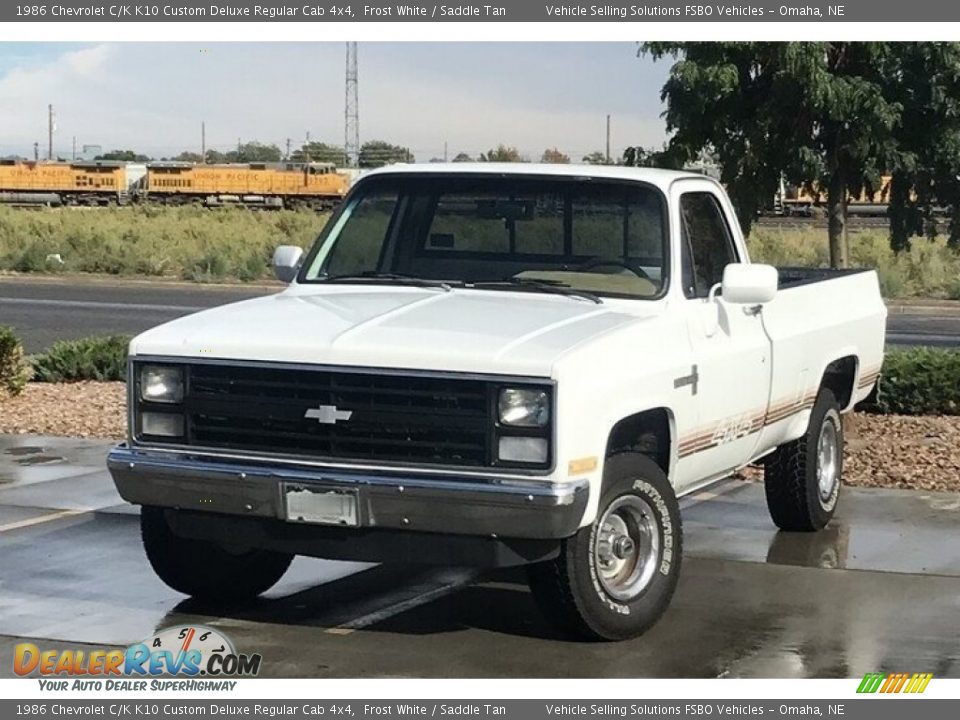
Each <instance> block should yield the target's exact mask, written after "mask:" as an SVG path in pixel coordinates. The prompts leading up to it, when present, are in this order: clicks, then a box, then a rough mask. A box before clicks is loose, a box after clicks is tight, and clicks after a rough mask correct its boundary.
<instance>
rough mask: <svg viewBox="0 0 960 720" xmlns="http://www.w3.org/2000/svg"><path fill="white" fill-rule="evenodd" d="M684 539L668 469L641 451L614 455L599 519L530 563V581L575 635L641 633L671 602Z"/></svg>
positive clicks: (550, 612) (551, 613) (551, 614)
mask: <svg viewBox="0 0 960 720" xmlns="http://www.w3.org/2000/svg"><path fill="white" fill-rule="evenodd" d="M682 544H683V533H682V529H681V524H680V509H679V505H678V504H677V499H676V496H675V495H674V492H673V488H672V487H671V486H670V482H669V481H668V480H667V476H666V475H665V474H664V472H663V471H662V470H661V469H660V468H659V466H657V464H656V463H655V462H653V460H651V459H650V458H648V457H645V456H643V455H636V454H633V453H622V454H618V455H614V456H613V457H610V458H608V459H607V461H606V465H605V468H604V483H603V492H602V494H601V497H600V505H599V508H598V511H597V519H596V520H595V521H594V522H593V524H591V525H589V526H587V527H584V528H581V529H580V530H579V532H577V534H576V535H574V536H573V537H571V538H568V539H566V540H564V541H563V543H562V545H561V548H560V555H559V556H558V557H557V558H556V559H555V560H552V561H549V562H545V563H538V564H536V565H531V566H530V567H529V569H528V576H529V581H530V589H531V591H532V593H533V596H534V599H535V600H536V601H537V604H538V605H539V606H540V608H541V610H542V611H543V612H544V614H545V615H546V616H547V617H548V618H549V619H550V620H551V621H552V622H553V623H554V624H555V625H557V626H559V627H560V629H562V630H565V631H567V632H570V633H571V634H573V635H575V636H579V637H582V638H585V639H590V640H624V639H627V638H631V637H636V636H638V635H641V634H642V633H644V632H645V631H646V630H648V629H649V628H650V627H651V626H652V625H653V624H654V623H655V622H656V621H657V620H658V619H659V618H660V616H661V615H662V614H663V612H664V610H666V608H667V605H669V603H670V599H671V597H672V596H673V592H674V590H675V589H676V586H677V579H678V578H679V574H680V556H681V550H682Z"/></svg>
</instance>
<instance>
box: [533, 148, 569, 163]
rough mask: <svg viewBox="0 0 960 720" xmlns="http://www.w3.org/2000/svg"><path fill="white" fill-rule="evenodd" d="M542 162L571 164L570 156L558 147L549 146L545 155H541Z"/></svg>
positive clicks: (544, 152)
mask: <svg viewBox="0 0 960 720" xmlns="http://www.w3.org/2000/svg"><path fill="white" fill-rule="evenodd" d="M540 162H542V163H551V164H554V165H569V164H570V156H569V155H564V154H563V153H562V152H560V151H559V150H557V149H556V148H547V149H546V150H544V151H543V155H541V156H540Z"/></svg>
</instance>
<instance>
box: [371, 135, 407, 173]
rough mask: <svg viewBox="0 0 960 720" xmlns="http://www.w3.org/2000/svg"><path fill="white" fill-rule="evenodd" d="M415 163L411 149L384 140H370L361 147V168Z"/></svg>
mask: <svg viewBox="0 0 960 720" xmlns="http://www.w3.org/2000/svg"><path fill="white" fill-rule="evenodd" d="M413 161H414V157H413V153H412V152H410V149H409V148H405V147H402V146H400V145H391V144H390V143H388V142H384V141H383V140H369V141H367V142H365V143H363V145H361V146H360V167H362V168H377V167H382V166H383V165H389V164H391V163H410V162H413Z"/></svg>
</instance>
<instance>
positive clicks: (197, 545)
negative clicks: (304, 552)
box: [140, 506, 293, 602]
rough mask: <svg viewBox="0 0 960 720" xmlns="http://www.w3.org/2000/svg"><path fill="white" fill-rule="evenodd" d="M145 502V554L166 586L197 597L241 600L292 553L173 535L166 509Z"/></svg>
mask: <svg viewBox="0 0 960 720" xmlns="http://www.w3.org/2000/svg"><path fill="white" fill-rule="evenodd" d="M168 512H176V511H175V510H166V509H164V508H159V507H148V506H145V507H143V508H141V510H140V534H141V536H142V538H143V547H144V550H146V553H147V559H148V560H149V561H150V565H151V566H152V567H153V570H154V572H156V574H157V576H158V577H159V578H160V579H161V580H163V582H165V583H166V584H167V585H168V586H170V587H171V588H173V589H174V590H176V591H177V592H182V593H184V594H185V595H191V596H193V597H196V598H201V599H204V600H210V601H217V602H239V601H242V600H249V599H250V598H253V597H256V596H257V595H259V594H260V593H262V592H264V591H266V590H268V589H269V588H270V587H272V586H273V585H274V584H275V583H276V582H277V581H278V580H279V579H280V578H281V577H283V574H284V573H285V572H286V571H287V568H288V567H289V566H290V562H291V561H292V560H293V555H288V554H286V553H277V552H272V551H269V550H257V549H253V550H250V549H246V550H243V551H238V552H231V551H229V550H227V549H225V548H224V547H222V546H220V545H218V544H216V543H213V542H210V541H208V540H191V539H189V538H182V537H180V536H179V535H175V534H174V532H173V531H172V530H171V529H170V525H169V523H168V522H167V518H166V513H168Z"/></svg>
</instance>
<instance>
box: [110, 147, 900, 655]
mask: <svg viewBox="0 0 960 720" xmlns="http://www.w3.org/2000/svg"><path fill="white" fill-rule="evenodd" d="M274 265H275V269H276V271H277V274H278V276H279V277H280V278H281V279H283V280H285V281H288V282H289V287H288V288H287V289H285V290H284V291H283V292H280V293H279V294H276V295H273V296H270V297H264V298H259V299H254V300H248V301H244V302H239V303H235V304H231V305H226V306H223V307H219V308H216V309H213V310H208V311H205V312H201V313H198V314H195V315H191V316H189V317H185V318H182V319H179V320H175V321H173V322H170V323H167V324H165V325H162V326H160V327H157V328H155V329H153V330H150V331H148V332H145V333H143V334H142V335H140V336H138V337H137V338H135V339H134V340H133V342H132V343H131V345H130V370H129V372H130V376H129V403H130V431H129V438H128V440H127V442H126V443H124V444H123V445H121V446H119V447H117V448H116V449H115V450H114V451H112V452H111V454H110V457H109V467H110V471H111V473H112V474H113V478H114V480H115V482H116V485H117V487H118V489H119V491H120V494H121V495H122V496H123V497H124V498H125V499H126V500H128V501H129V502H132V503H137V504H140V505H142V506H143V508H142V513H141V523H142V534H143V541H144V545H145V548H146V552H147V556H148V558H149V560H150V562H151V564H152V565H153V567H154V569H155V570H156V572H157V573H158V575H159V576H160V577H161V578H162V579H163V580H164V581H165V582H166V583H167V584H168V585H170V586H171V587H172V588H174V589H176V590H179V591H181V592H184V593H187V594H190V595H194V596H200V597H205V598H208V599H216V600H222V601H237V600H242V599H244V598H249V597H251V596H254V595H256V594H258V593H261V592H263V591H264V590H266V589H267V588H269V587H270V586H271V585H272V584H273V583H275V582H276V581H277V580H278V579H279V578H280V577H281V575H283V573H284V571H285V570H286V568H287V566H288V565H289V563H290V561H291V559H292V557H293V556H294V555H297V554H303V555H310V556H315V557H322V558H334V559H350V560H366V561H376V562H391V561H393V562H411V563H434V564H448V565H476V566H486V567H491V566H509V565H520V564H524V565H527V566H528V569H529V573H528V574H529V580H530V586H531V588H532V592H533V594H534V596H535V597H536V599H537V601H538V603H539V604H540V606H541V607H542V609H543V610H544V612H545V613H546V614H547V615H548V616H549V617H550V618H551V619H553V620H555V621H556V622H557V623H559V624H560V625H561V626H562V627H563V628H566V629H567V630H568V631H570V632H571V633H574V634H576V635H579V636H582V637H587V638H593V639H621V638H626V637H631V636H635V635H638V634H640V633H642V632H643V631H644V630H646V629H647V628H648V627H650V626H651V625H652V624H653V623H654V622H655V621H656V620H657V619H658V618H659V617H660V615H661V614H662V613H663V611H664V610H665V609H666V607H667V605H668V603H669V601H670V598H671V596H672V594H673V592H674V588H675V587H676V584H677V578H678V574H679V570H680V559H681V548H682V533H681V518H680V513H679V510H678V504H677V497H678V496H682V495H685V494H687V493H691V492H693V491H695V490H697V489H698V488H702V487H704V486H705V485H707V484H709V483H712V482H714V481H716V480H718V479H721V478H724V477H726V476H729V475H730V474H731V473H733V472H734V471H736V470H737V469H738V468H742V467H744V466H745V465H747V464H750V463H755V462H759V461H762V462H763V464H764V467H765V485H766V496H767V501H768V505H769V509H770V514H771V516H772V518H773V521H774V523H776V525H778V526H779V527H780V528H783V529H785V530H797V531H812V530H818V529H820V528H822V527H823V526H824V525H825V524H826V523H827V522H828V521H829V520H830V518H831V516H832V515H833V513H834V510H835V508H836V505H837V500H838V495H839V492H840V478H841V469H842V465H843V426H842V423H841V413H844V412H846V411H849V410H850V409H851V408H853V406H854V405H855V404H856V403H857V402H859V401H861V400H863V399H864V398H865V397H866V396H867V395H868V394H869V393H870V392H871V390H872V389H873V387H874V386H875V384H876V383H877V379H878V376H879V373H880V365H881V362H882V359H883V346H884V325H885V316H886V310H885V307H884V304H883V302H882V300H881V297H880V293H879V287H878V283H877V277H876V274H875V273H874V272H871V271H860V270H851V271H829V270H802V269H780V270H778V269H776V268H773V267H771V266H768V265H759V264H752V263H750V260H749V257H748V255H747V249H746V247H745V245H744V241H743V237H742V235H741V231H740V228H739V226H738V224H737V222H736V218H735V215H734V213H733V209H732V207H731V205H730V202H729V200H728V199H727V196H726V194H725V193H724V191H723V189H722V188H721V187H720V185H718V184H717V183H716V182H714V181H712V180H710V179H708V178H705V177H703V176H700V175H695V174H690V173H680V172H669V171H662V170H649V169H635V168H620V167H577V166H563V165H528V164H514V165H496V164H478V165H467V164H463V165H459V164H458V165H429V166H394V167H389V168H386V169H383V170H379V171H376V172H372V173H370V174H368V175H366V176H365V177H363V178H362V179H361V180H360V181H359V182H358V183H357V184H356V185H355V187H354V189H353V190H352V191H351V192H350V194H349V196H348V197H347V198H346V200H345V201H344V203H343V205H342V206H341V207H340V208H339V210H338V211H337V212H336V213H335V214H334V216H333V217H332V218H331V220H330V222H329V223H328V224H327V226H326V227H325V228H324V230H323V233H322V234H321V236H320V238H319V239H318V240H317V242H316V244H315V246H314V247H313V249H312V250H310V251H309V252H308V253H307V254H306V256H303V254H302V252H301V251H300V249H299V248H294V247H281V248H279V249H278V250H277V252H276V254H275V255H274ZM722 541H723V540H722V538H718V539H717V542H722Z"/></svg>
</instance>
